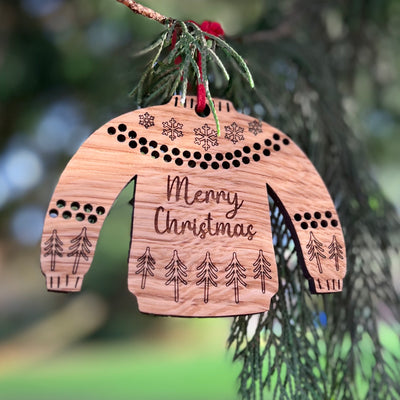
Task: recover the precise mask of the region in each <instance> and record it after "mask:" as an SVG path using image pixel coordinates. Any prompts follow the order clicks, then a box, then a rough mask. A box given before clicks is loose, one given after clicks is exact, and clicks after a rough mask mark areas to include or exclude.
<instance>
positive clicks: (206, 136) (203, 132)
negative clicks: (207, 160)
mask: <svg viewBox="0 0 400 400" xmlns="http://www.w3.org/2000/svg"><path fill="white" fill-rule="evenodd" d="M194 133H195V135H196V137H195V139H194V144H199V145H201V146H202V147H203V149H204V150H206V151H207V150H208V149H209V148H210V145H211V146H218V140H217V131H216V130H214V129H212V128H211V127H210V126H208V124H204V125H203V126H202V127H201V129H200V128H195V129H194Z"/></svg>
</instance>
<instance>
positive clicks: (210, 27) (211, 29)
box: [171, 21, 224, 113]
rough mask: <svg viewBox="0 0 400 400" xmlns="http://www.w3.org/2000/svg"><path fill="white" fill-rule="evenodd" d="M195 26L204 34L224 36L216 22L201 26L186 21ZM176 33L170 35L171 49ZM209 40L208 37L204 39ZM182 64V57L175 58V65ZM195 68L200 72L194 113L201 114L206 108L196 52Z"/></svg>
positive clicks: (199, 57)
mask: <svg viewBox="0 0 400 400" xmlns="http://www.w3.org/2000/svg"><path fill="white" fill-rule="evenodd" d="M188 22H192V23H193V24H196V25H197V26H198V27H199V28H200V29H201V30H202V31H203V32H204V33H210V34H211V35H214V36H217V37H221V36H223V35H224V30H223V29H222V26H221V25H220V24H219V23H218V22H213V21H204V22H202V24H201V25H199V24H198V23H196V22H195V21H188ZM177 36H178V33H177V31H176V30H174V32H173V33H172V38H171V47H172V48H174V47H175V45H176V42H177ZM205 38H206V39H209V37H208V36H206V37H205ZM181 62H182V57H181V56H178V57H176V58H175V64H176V65H178V64H180V63H181ZM197 66H198V67H199V71H200V80H199V81H198V82H197V106H196V111H197V112H198V113H202V112H203V111H204V110H205V108H206V88H205V86H204V83H203V71H202V67H201V54H200V52H199V51H197Z"/></svg>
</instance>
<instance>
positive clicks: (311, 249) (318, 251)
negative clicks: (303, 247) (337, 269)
mask: <svg viewBox="0 0 400 400" xmlns="http://www.w3.org/2000/svg"><path fill="white" fill-rule="evenodd" d="M307 249H308V255H309V256H310V258H309V260H310V261H312V260H314V258H315V260H316V261H317V266H318V271H319V272H320V273H321V274H322V266H321V258H326V256H325V255H324V254H323V253H324V248H323V244H322V243H321V242H320V241H319V240H318V239H317V238H316V237H315V236H314V234H313V233H312V232H310V240H309V242H308V243H307Z"/></svg>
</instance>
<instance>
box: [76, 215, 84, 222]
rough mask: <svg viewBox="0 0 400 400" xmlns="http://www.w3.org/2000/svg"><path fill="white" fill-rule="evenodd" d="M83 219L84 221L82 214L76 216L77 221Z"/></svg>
mask: <svg viewBox="0 0 400 400" xmlns="http://www.w3.org/2000/svg"><path fill="white" fill-rule="evenodd" d="M84 219H85V214H82V213H78V214H76V220H77V221H83V220H84Z"/></svg>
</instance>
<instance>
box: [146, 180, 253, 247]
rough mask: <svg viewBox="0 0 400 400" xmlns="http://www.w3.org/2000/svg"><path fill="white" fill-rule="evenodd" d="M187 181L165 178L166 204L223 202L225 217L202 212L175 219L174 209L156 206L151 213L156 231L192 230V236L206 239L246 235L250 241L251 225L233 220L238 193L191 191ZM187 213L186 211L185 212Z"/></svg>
mask: <svg viewBox="0 0 400 400" xmlns="http://www.w3.org/2000/svg"><path fill="white" fill-rule="evenodd" d="M190 185H191V184H190V181H189V178H188V177H187V176H184V177H183V178H180V177H179V176H175V177H174V178H173V179H172V177H171V176H170V175H168V178H167V188H166V201H168V202H169V203H171V202H172V203H180V204H181V205H182V206H184V207H190V206H193V205H194V204H205V207H204V208H205V210H206V205H207V204H209V203H214V204H217V205H219V204H225V205H228V206H229V207H230V209H229V210H228V211H227V212H225V215H224V217H225V218H226V220H223V221H221V220H216V219H215V218H214V217H213V215H212V213H211V212H208V213H207V211H205V212H204V215H200V216H196V217H194V218H193V217H191V218H190V219H185V220H183V221H182V220H178V219H177V218H174V214H173V210H169V209H166V207H164V206H161V205H160V206H159V207H157V208H156V209H155V212H154V231H155V232H156V233H157V234H160V235H164V234H175V235H184V234H185V233H186V232H192V234H193V236H195V237H199V238H200V239H205V238H206V237H207V236H220V235H222V236H228V237H230V238H234V237H246V238H247V239H248V240H252V239H253V237H254V235H255V234H256V233H257V232H256V231H255V230H254V226H253V225H252V224H246V223H240V222H235V221H233V219H234V218H236V217H237V214H238V212H239V210H240V208H241V207H242V206H243V204H244V200H240V198H239V195H238V193H236V192H229V191H225V190H213V189H210V190H200V189H198V190H196V191H190V190H189V187H190ZM188 214H189V213H188Z"/></svg>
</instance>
